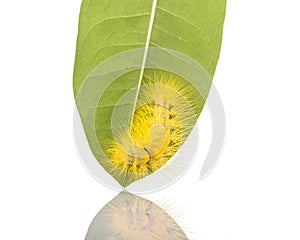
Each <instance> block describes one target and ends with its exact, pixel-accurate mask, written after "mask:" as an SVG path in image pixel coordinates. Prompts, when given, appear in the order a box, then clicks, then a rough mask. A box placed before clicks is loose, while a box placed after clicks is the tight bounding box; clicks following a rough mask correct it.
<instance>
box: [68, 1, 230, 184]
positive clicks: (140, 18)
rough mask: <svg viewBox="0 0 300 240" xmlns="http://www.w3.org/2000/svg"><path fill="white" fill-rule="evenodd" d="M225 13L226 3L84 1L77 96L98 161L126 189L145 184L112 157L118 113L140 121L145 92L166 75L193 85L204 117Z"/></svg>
mask: <svg viewBox="0 0 300 240" xmlns="http://www.w3.org/2000/svg"><path fill="white" fill-rule="evenodd" d="M225 6H226V1H225V0H185V1H183V0H158V1H157V2H156V1H154V2H153V0H123V1H119V0H107V1H104V0H83V2H82V6H81V11H80V20H79V31H78V39H77V49H76V59H75V66H74V76H73V88H74V95H75V98H76V104H77V107H78V110H79V113H80V116H81V120H82V123H83V126H84V129H85V132H86V135H87V138H88V141H89V144H90V147H91V149H92V151H93V153H94V155H95V157H96V159H97V160H98V161H99V163H100V164H101V165H102V166H103V167H104V168H105V169H106V171H107V172H108V173H109V174H110V175H112V176H113V177H114V178H115V179H116V180H117V181H118V182H119V183H120V184H121V185H122V186H127V185H129V184H130V183H132V182H133V181H136V180H138V179H139V178H136V177H135V176H133V175H132V174H131V173H128V172H122V173H119V172H118V171H116V169H115V166H114V165H113V164H112V163H111V162H110V161H108V160H107V156H106V154H105V153H104V152H105V151H104V150H103V149H105V148H106V147H107V146H106V144H107V143H108V142H109V141H108V139H111V138H113V137H114V132H115V131H117V130H116V129H114V127H112V122H111V121H112V117H113V114H114V112H117V114H116V116H121V117H120V118H121V120H119V124H121V123H120V122H121V121H124V119H127V118H128V120H129V118H130V120H131V121H132V119H133V115H132V113H133V112H134V111H135V110H136V107H137V104H138V103H139V101H140V94H141V86H143V85H144V84H145V81H147V78H148V77H149V76H153V72H155V71H156V70H155V69H160V71H156V72H157V74H158V75H159V76H161V75H163V74H164V72H169V73H173V74H174V76H176V79H177V80H176V81H178V84H179V85H180V84H181V85H184V84H185V83H184V82H185V81H186V82H187V83H186V84H188V85H189V86H191V87H190V88H191V89H192V90H191V91H190V92H189V94H187V95H188V96H186V98H187V99H188V101H189V102H190V104H191V105H192V108H193V111H194V112H195V114H196V117H198V116H199V114H200V113H201V110H202V108H203V106H204V103H205V100H206V97H207V95H208V92H209V87H210V84H211V79H212V77H213V75H214V72H215V69H216V65H217V61H218V58H219V54H220V47H221V39H222V30H223V21H224V16H225ZM148 47H149V48H148ZM126 51H127V52H126ZM122 54H123V55H122ZM115 56H117V57H115ZM195 63H197V64H198V65H199V66H201V67H202V69H199V68H197V67H195V66H194V65H195ZM161 70H164V71H161ZM181 82H182V83H181ZM199 92H200V94H199ZM126 94H129V95H128V97H127V99H125V100H124V99H122V96H124V95H126ZM121 100H122V101H121ZM120 101H121V103H120ZM131 123H132V122H131ZM194 124H195V121H193V122H191V125H192V126H189V128H188V129H184V131H185V132H187V133H186V135H184V136H183V140H185V139H186V137H187V136H188V134H189V132H190V131H191V128H192V127H193V125H194ZM141 177H144V176H141ZM141 177H140V178H141Z"/></svg>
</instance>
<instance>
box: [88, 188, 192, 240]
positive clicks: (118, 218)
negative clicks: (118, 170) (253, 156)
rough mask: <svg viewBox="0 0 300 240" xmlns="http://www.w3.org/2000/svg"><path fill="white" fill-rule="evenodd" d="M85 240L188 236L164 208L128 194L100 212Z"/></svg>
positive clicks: (140, 239) (120, 195) (142, 239)
mask: <svg viewBox="0 0 300 240" xmlns="http://www.w3.org/2000/svg"><path fill="white" fill-rule="evenodd" d="M85 239H86V240H95V239H101V240H109V239H119V240H127V239H130V240H152V239H176V240H185V239H187V237H186V235H185V234H184V232H183V231H182V229H181V228H180V227H179V226H178V224H177V223H176V222H175V221H174V220H173V219H172V218H171V217H170V216H169V215H168V214H167V213H166V212H165V211H164V210H163V209H162V208H160V207H159V206H157V205H156V204H154V203H153V202H151V201H148V200H146V199H145V198H141V197H138V196H135V195H133V194H130V193H128V192H125V191H124V192H121V193H120V194H119V195H118V196H117V197H115V198H114V199H113V200H111V201H110V202H109V203H108V204H106V205H105V206H104V207H103V208H102V209H101V210H100V212H99V213H98V214H97V216H96V217H95V218H94V220H93V222H92V223H91V225H90V228H89V231H88V233H87V235H86V238H85Z"/></svg>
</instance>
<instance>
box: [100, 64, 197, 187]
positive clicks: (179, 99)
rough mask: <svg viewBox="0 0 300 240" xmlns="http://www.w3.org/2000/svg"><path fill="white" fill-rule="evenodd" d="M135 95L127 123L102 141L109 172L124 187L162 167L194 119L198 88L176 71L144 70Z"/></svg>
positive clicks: (183, 137) (183, 138) (189, 129)
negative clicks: (136, 101) (176, 73)
mask: <svg viewBox="0 0 300 240" xmlns="http://www.w3.org/2000/svg"><path fill="white" fill-rule="evenodd" d="M108 92H109V90H108ZM198 95H199V94H198ZM138 97H139V98H138V104H137V108H136V109H135V110H134V113H133V116H132V119H131V122H130V124H129V123H128V122H126V121H124V122H123V123H122V122H121V123H119V124H120V126H117V127H116V129H117V130H114V131H113V132H114V133H113V134H112V136H113V137H110V138H108V137H106V140H105V141H104V144H103V148H104V153H105V157H106V158H107V159H108V162H110V163H111V164H110V165H107V166H108V168H109V171H111V172H113V173H114V175H115V176H116V178H117V179H119V182H120V183H121V184H122V185H123V184H124V185H125V186H126V182H132V181H136V180H138V179H141V178H143V177H145V176H148V175H149V174H151V173H153V172H155V171H157V170H159V169H160V168H162V167H163V166H164V165H165V164H166V163H167V162H168V161H169V160H170V159H171V158H172V157H173V156H174V154H175V153H176V152H177V151H178V149H179V148H180V147H181V146H182V144H183V143H184V141H185V140H186V138H187V137H188V135H189V133H190V132H191V129H192V128H193V126H194V124H195V122H196V120H197V113H196V112H197V105H196V100H199V96H198V99H197V91H196V89H195V88H194V87H193V86H192V85H191V84H189V83H188V82H187V81H185V80H184V79H182V78H181V77H179V76H177V75H175V74H172V73H168V72H166V71H161V70H154V69H149V70H147V71H146V72H145V75H144V78H143V81H142V85H141V88H140V92H139V96H138ZM200 100H201V99H200ZM100 111H101V110H100ZM116 115H117V117H118V118H122V114H121V113H119V114H116ZM115 125H116V124H115ZM114 129H115V128H114ZM107 139H109V140H107Z"/></svg>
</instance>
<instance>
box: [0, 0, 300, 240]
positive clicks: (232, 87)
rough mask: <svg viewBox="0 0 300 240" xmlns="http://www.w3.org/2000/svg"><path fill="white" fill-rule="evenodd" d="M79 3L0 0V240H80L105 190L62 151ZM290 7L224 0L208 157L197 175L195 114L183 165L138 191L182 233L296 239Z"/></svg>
mask: <svg viewBox="0 0 300 240" xmlns="http://www.w3.org/2000/svg"><path fill="white" fill-rule="evenodd" d="M79 7H80V1H79V0H73V1H65V0H51V1H41V0H39V1H37V0H26V1H23V0H16V1H4V0H1V3H0V81H1V85H0V86H1V87H0V89H1V93H0V114H1V118H0V149H1V150H0V159H1V161H0V184H1V188H0V193H1V197H0V223H1V225H0V226H1V227H0V239H3V240H4V239H5V240H8V239H31V240H34V239H49V240H50V239H51V240H53V239H63V240H66V239H72V240H75V239H78V240H83V239H84V236H85V234H86V231H87V229H88V226H89V224H90V222H91V220H92V218H93V217H94V216H95V214H96V213H97V212H98V210H100V208H101V207H102V206H103V205H104V204H105V203H107V202H108V201H109V200H110V199H112V198H113V197H114V196H115V195H116V194H117V193H116V192H113V191H111V190H109V189H107V188H105V187H104V186H102V185H101V184H99V183H98V182H96V181H95V180H94V179H93V178H92V177H91V176H90V175H89V174H88V173H87V172H86V170H85V169H84V168H83V166H82V164H81V163H80V161H79V159H78V156H77V153H76V150H75V147H74V142H73V135H72V121H73V119H72V117H73V116H72V114H73V107H74V100H73V96H72V71H73V61H74V53H75V41H76V34H77V21H78V13H79ZM299 10H300V2H299V1H297V0H286V1H282V0H281V1H279V0H252V1H246V0H229V1H228V8H227V17H226V21H225V28H224V41H223V46H222V52H221V58H220V61H219V65H218V68H217V72H216V75H215V79H214V82H215V84H216V86H217V88H218V90H219V92H220V94H221V96H222V98H223V103H224V105H225V110H226V117H227V130H226V132H227V135H226V143H225V147H224V150H223V154H222V156H221V159H220V161H219V164H218V165H217V167H216V168H215V169H214V171H213V172H212V173H211V174H210V175H209V177H208V178H206V179H205V180H204V181H199V180H198V175H199V172H200V168H201V165H202V162H203V159H204V157H205V155H206V151H207V143H206V142H209V140H210V134H211V133H210V118H209V115H208V114H207V110H205V111H204V112H203V114H202V116H201V118H200V121H199V123H200V128H201V146H200V150H199V156H198V158H197V160H196V162H195V164H194V165H193V166H192V169H190V171H189V172H188V173H187V174H186V175H185V176H184V177H183V178H182V179H181V180H180V181H178V182H177V183H176V184H175V185H173V186H172V187H170V188H168V189H165V190H163V191H161V192H157V193H155V194H152V195H149V196H145V197H147V198H149V199H152V200H155V201H156V202H158V203H162V202H164V203H165V204H164V205H165V207H166V209H167V210H169V212H170V213H171V214H172V215H174V216H175V218H176V220H178V221H179V222H180V223H182V226H183V227H184V229H185V230H186V231H187V232H188V234H190V236H191V239H196V240H200V239H203V240H241V239H242V240H248V239H249V240H250V239H251V240H253V239H259V240H266V239H272V240H275V239H276V240H277V239H278V240H279V239H280V240H282V239H289V240H299V239H300V229H299V225H300V192H299V191H300V190H299V189H300V187H299V186H300V150H299V147H300V144H299V143H300V139H299V138H300V124H299V123H300V111H299V104H300V94H299V90H300V84H299V82H300V72H299V65H300V30H299V29H300V27H299V24H300V14H299ZM172 209H173V210H172ZM176 216H177V217H176Z"/></svg>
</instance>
